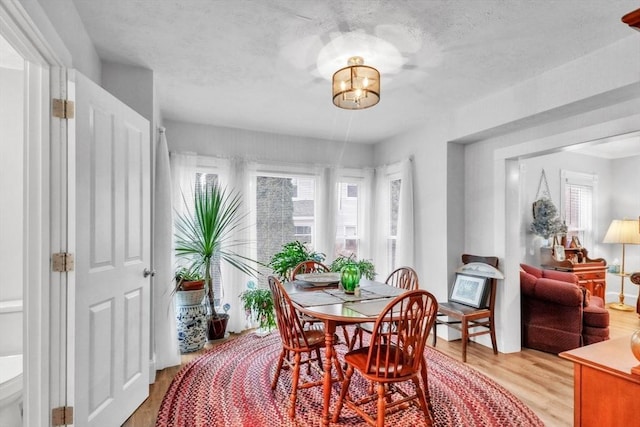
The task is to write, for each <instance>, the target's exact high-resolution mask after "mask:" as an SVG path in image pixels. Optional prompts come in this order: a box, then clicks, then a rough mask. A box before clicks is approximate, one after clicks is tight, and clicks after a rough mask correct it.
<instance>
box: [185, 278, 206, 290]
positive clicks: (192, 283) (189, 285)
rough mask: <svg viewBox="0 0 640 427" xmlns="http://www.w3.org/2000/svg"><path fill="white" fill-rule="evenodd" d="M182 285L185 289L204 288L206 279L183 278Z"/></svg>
mask: <svg viewBox="0 0 640 427" xmlns="http://www.w3.org/2000/svg"><path fill="white" fill-rule="evenodd" d="M181 286H182V290H183V291H195V290H197V289H204V280H188V281H187V280H183V281H182V284H181Z"/></svg>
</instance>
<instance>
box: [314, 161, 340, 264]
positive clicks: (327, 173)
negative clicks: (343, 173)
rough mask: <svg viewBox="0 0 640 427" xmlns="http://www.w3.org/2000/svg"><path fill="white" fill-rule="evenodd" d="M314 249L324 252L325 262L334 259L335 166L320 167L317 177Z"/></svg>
mask: <svg viewBox="0 0 640 427" xmlns="http://www.w3.org/2000/svg"><path fill="white" fill-rule="evenodd" d="M319 183H320V185H319V187H318V190H319V191H318V199H317V208H316V212H317V218H318V220H317V224H316V245H315V248H314V249H315V250H316V251H318V252H322V253H324V254H325V255H326V256H327V258H326V263H327V264H329V263H331V262H332V261H333V260H334V259H335V254H334V250H335V244H336V222H337V215H338V172H337V170H336V168H333V167H327V168H324V169H322V172H321V173H320V177H319Z"/></svg>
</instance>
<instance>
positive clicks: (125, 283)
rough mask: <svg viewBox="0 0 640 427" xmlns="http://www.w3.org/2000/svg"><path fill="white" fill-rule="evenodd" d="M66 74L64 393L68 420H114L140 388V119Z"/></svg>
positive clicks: (144, 365) (146, 235)
mask: <svg viewBox="0 0 640 427" xmlns="http://www.w3.org/2000/svg"><path fill="white" fill-rule="evenodd" d="M75 80H76V85H75V90H76V118H75V122H76V126H75V131H76V137H75V141H76V148H75V149H76V179H75V183H76V192H75V203H76V209H75V212H76V239H75V240H76V254H75V257H76V259H75V261H76V283H75V319H73V320H72V321H71V322H70V323H71V325H75V326H73V328H74V329H75V333H74V337H73V339H74V344H73V347H74V348H73V351H72V352H73V355H74V356H73V359H74V360H73V366H74V368H73V371H74V372H73V373H72V376H73V377H74V379H73V391H72V396H73V398H72V399H71V400H72V401H73V403H72V405H73V406H74V425H75V426H81V427H82V426H116V425H121V424H122V423H123V422H124V421H125V420H126V419H127V418H128V417H129V416H130V414H131V413H133V411H134V410H135V409H136V408H137V407H138V406H139V405H140V404H141V403H142V402H143V401H144V400H145V399H146V397H147V396H148V391H149V367H148V365H149V331H150V329H149V310H150V307H149V282H150V278H149V277H146V275H145V270H146V269H148V268H149V266H150V256H149V254H150V170H149V161H150V149H151V140H150V138H149V122H148V121H147V120H146V119H144V118H143V117H142V116H140V115H139V114H138V113H136V112H135V111H133V110H132V109H131V108H129V107H127V106H126V105H125V104H123V103H122V102H121V101H119V100H118V99H116V98H115V97H113V96H112V95H110V94H109V93H108V92H106V91H105V90H104V89H102V88H101V87H99V86H98V85H96V84H95V83H93V82H92V81H90V80H89V79H88V78H86V77H85V76H83V75H81V74H79V73H76V79H75ZM69 385H71V384H69Z"/></svg>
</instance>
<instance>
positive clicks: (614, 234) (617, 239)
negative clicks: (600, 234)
mask: <svg viewBox="0 0 640 427" xmlns="http://www.w3.org/2000/svg"><path fill="white" fill-rule="evenodd" d="M602 243H624V244H627V245H640V229H638V220H637V219H614V220H613V221H611V225H610V226H609V229H608V230H607V234H605V236H604V239H603V240H602Z"/></svg>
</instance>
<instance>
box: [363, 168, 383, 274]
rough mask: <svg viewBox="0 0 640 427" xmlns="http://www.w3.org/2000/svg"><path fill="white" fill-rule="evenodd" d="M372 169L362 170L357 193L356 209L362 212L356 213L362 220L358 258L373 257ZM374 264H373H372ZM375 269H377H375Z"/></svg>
mask: <svg viewBox="0 0 640 427" xmlns="http://www.w3.org/2000/svg"><path fill="white" fill-rule="evenodd" d="M373 177H374V170H373V169H365V170H363V171H362V178H363V181H362V189H361V190H362V191H361V192H360V193H358V198H360V197H361V198H362V202H361V204H360V207H358V209H361V210H362V212H361V213H360V212H359V213H358V215H359V218H358V221H360V220H362V223H361V224H359V229H358V238H359V239H360V242H359V246H358V255H359V256H358V257H359V258H360V259H370V260H373V259H374V258H375V255H374V251H373V247H374V245H373V242H374V238H373V237H374V236H373V235H372V230H373V221H374V211H375V209H374V207H375V205H374V203H375V191H374V188H373V185H374V180H373ZM374 265H375V264H374ZM376 271H377V270H376ZM380 277H381V276H380V274H378V276H377V277H376V279H380Z"/></svg>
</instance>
